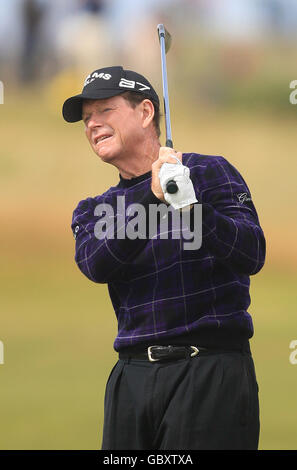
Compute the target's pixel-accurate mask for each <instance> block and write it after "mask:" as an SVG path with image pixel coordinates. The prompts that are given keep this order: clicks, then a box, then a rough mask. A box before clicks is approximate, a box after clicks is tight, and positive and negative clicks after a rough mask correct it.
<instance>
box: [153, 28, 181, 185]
mask: <svg viewBox="0 0 297 470" xmlns="http://www.w3.org/2000/svg"><path fill="white" fill-rule="evenodd" d="M158 34H159V41H160V47H161V64H162V84H163V98H164V112H165V127H166V144H165V145H166V147H170V148H173V142H172V133H171V122H170V107H169V93H168V79H167V67H166V44H165V28H164V26H163V25H162V24H159V25H158ZM166 189H167V192H169V193H171V194H174V193H176V192H177V191H178V186H177V184H176V182H175V181H174V180H170V181H168V183H167V185H166Z"/></svg>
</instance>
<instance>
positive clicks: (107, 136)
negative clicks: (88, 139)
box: [94, 134, 113, 145]
mask: <svg viewBox="0 0 297 470" xmlns="http://www.w3.org/2000/svg"><path fill="white" fill-rule="evenodd" d="M112 137H113V136H112V135H110V134H104V135H101V136H98V137H95V139H94V144H95V145H98V144H101V142H103V141H106V140H108V139H111V138H112Z"/></svg>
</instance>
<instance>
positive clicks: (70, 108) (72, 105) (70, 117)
mask: <svg viewBox="0 0 297 470" xmlns="http://www.w3.org/2000/svg"><path fill="white" fill-rule="evenodd" d="M125 91H127V90H118V89H117V90H100V93H99V92H98V91H97V92H94V91H93V93H90V94H87V93H85V94H82V93H81V94H80V95H75V96H72V97H71V98H68V99H67V100H66V101H65V103H64V104H63V109H62V113H63V118H64V119H65V121H67V122H77V121H81V119H82V103H83V100H104V99H106V98H112V97H113V96H116V95H120V94H121V93H124V92H125Z"/></svg>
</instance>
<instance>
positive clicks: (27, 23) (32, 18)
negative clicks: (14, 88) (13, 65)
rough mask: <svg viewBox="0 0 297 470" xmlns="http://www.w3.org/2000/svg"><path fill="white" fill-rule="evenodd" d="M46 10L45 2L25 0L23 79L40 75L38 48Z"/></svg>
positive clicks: (23, 12) (28, 79)
mask: <svg viewBox="0 0 297 470" xmlns="http://www.w3.org/2000/svg"><path fill="white" fill-rule="evenodd" d="M45 12H46V8H45V4H44V2H42V1H40V0H24V1H23V4H22V17H23V22H24V43H23V51H22V58H21V64H20V65H21V71H20V75H21V79H22V80H23V81H25V82H31V81H32V80H34V79H35V78H36V77H37V75H38V65H39V64H38V60H37V58H38V49H39V46H40V40H41V34H42V28H41V25H42V20H43V18H44V15H45Z"/></svg>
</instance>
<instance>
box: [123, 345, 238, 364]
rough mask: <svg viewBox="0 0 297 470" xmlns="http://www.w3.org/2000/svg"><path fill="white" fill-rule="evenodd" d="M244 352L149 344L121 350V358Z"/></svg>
mask: <svg viewBox="0 0 297 470" xmlns="http://www.w3.org/2000/svg"><path fill="white" fill-rule="evenodd" d="M230 352H233V353H234V352H242V351H241V350H240V349H206V348H201V347H199V346H170V345H169V346H157V345H156V346H149V347H148V348H146V349H144V350H142V351H139V352H133V353H132V352H120V353H119V359H140V360H148V361H150V362H156V361H162V360H163V361H164V360H165V361H168V360H169V361H170V360H173V359H185V358H190V357H195V356H204V355H208V354H219V353H221V354H222V353H230Z"/></svg>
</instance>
